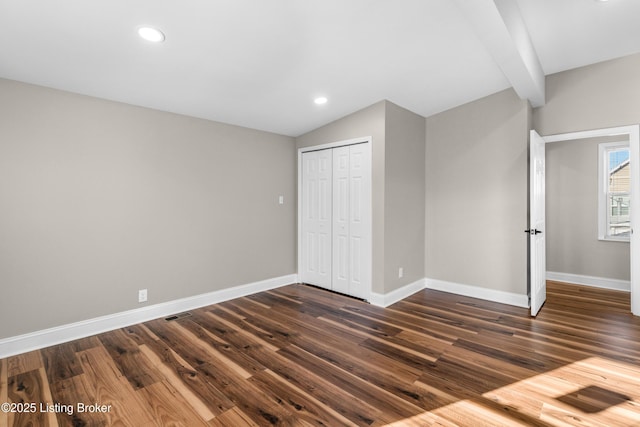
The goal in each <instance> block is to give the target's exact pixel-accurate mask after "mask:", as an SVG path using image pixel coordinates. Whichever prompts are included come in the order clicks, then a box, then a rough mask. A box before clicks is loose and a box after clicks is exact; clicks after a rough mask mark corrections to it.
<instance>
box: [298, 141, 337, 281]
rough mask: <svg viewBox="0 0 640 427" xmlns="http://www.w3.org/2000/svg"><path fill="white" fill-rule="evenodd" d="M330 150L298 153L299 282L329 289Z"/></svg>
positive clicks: (330, 248) (330, 247) (330, 249)
mask: <svg viewBox="0 0 640 427" xmlns="http://www.w3.org/2000/svg"><path fill="white" fill-rule="evenodd" d="M332 162H333V159H332V155H331V150H320V151H311V152H306V153H302V168H301V169H302V183H301V184H302V188H303V191H302V200H301V208H302V215H301V216H302V218H301V220H302V239H301V244H302V248H301V249H302V250H301V254H302V256H301V258H300V260H301V265H300V280H301V281H303V282H305V283H309V284H312V285H316V286H320V287H323V288H327V289H331V251H332V246H331V217H332V212H331V206H332V188H331V187H332Z"/></svg>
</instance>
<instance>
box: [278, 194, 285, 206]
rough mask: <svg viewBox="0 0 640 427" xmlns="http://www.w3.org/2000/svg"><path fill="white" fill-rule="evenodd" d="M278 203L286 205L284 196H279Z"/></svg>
mask: <svg viewBox="0 0 640 427" xmlns="http://www.w3.org/2000/svg"><path fill="white" fill-rule="evenodd" d="M278 203H279V204H281V205H284V196H280V197H278Z"/></svg>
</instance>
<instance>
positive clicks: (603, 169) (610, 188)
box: [598, 142, 631, 242]
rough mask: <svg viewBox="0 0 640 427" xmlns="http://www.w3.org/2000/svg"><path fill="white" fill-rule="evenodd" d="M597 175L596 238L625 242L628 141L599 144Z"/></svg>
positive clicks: (628, 219)
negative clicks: (597, 208)
mask: <svg viewBox="0 0 640 427" xmlns="http://www.w3.org/2000/svg"><path fill="white" fill-rule="evenodd" d="M598 174H599V177H598V178H599V185H598V187H599V195H598V205H599V212H598V238H599V239H600V240H619V241H627V242H628V241H629V235H630V231H631V222H630V216H629V201H630V200H631V197H630V194H631V181H630V175H629V143H628V142H609V143H603V144H600V145H599V168H598Z"/></svg>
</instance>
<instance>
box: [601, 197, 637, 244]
mask: <svg viewBox="0 0 640 427" xmlns="http://www.w3.org/2000/svg"><path fill="white" fill-rule="evenodd" d="M607 199H608V200H607V201H608V205H609V206H608V211H609V236H618V237H619V236H629V234H630V230H631V223H630V217H629V201H630V199H631V198H630V197H629V194H628V193H627V194H610V195H609V197H608V198H607Z"/></svg>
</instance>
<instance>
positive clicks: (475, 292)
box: [425, 278, 529, 308]
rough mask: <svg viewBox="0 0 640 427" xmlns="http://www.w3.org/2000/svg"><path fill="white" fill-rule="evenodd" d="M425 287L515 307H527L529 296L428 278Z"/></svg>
mask: <svg viewBox="0 0 640 427" xmlns="http://www.w3.org/2000/svg"><path fill="white" fill-rule="evenodd" d="M425 288H427V289H433V290H436V291H443V292H449V293H452V294H457V295H464V296H467V297H472V298H479V299H483V300H488V301H493V302H499V303H501V304H508V305H515V306H517V307H524V308H528V307H529V297H528V296H527V295H526V294H514V293H512V292H505V291H498V290H494V289H487V288H481V287H479V286H473V285H465V284H461V283H453V282H446V281H444V280H437V279H429V278H427V279H425Z"/></svg>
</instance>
